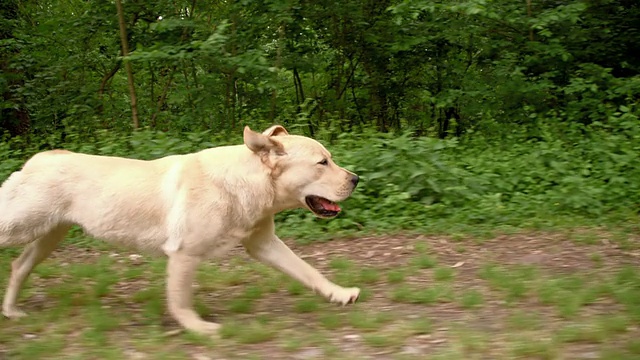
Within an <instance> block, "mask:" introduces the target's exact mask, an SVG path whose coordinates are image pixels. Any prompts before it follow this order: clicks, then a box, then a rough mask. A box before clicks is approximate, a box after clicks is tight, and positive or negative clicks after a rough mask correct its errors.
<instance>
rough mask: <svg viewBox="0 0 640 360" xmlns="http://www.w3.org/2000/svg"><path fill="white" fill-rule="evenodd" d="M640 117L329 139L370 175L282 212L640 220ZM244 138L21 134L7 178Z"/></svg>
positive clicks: (418, 224)
mask: <svg viewBox="0 0 640 360" xmlns="http://www.w3.org/2000/svg"><path fill="white" fill-rule="evenodd" d="M637 110H638V109H637V108H635V107H633V108H630V107H624V106H622V107H620V108H619V109H618V111H615V112H612V113H611V114H610V115H609V117H608V119H607V120H606V121H604V122H593V123H592V124H590V125H584V124H575V123H572V124H567V125H563V123H561V122H556V121H555V120H556V119H549V120H548V121H547V123H548V124H549V125H544V123H543V124H542V125H539V126H537V127H536V128H535V130H536V131H535V132H533V131H531V129H523V130H522V131H520V132H514V133H512V134H510V135H508V136H505V137H502V138H499V139H498V138H496V137H492V138H486V137H484V136H482V134H473V136H469V137H468V138H467V139H465V140H464V141H458V140H455V139H452V140H438V139H433V138H426V137H413V136H411V134H410V133H408V132H407V133H404V134H383V133H378V132H373V131H364V132H362V133H344V134H341V135H339V136H337V137H336V138H335V139H334V140H333V141H324V142H325V143H327V146H328V148H329V149H330V151H331V152H332V153H333V156H334V158H335V160H336V161H337V162H338V164H340V165H342V166H344V167H346V168H348V169H350V170H352V171H354V172H356V173H358V174H359V175H360V176H361V179H362V180H361V182H360V185H359V187H358V189H357V190H356V192H355V193H354V195H353V196H352V197H351V198H350V199H348V200H347V201H345V202H344V204H343V208H344V212H343V213H342V214H341V215H340V216H339V217H337V218H336V219H332V220H321V219H317V218H315V217H314V216H313V215H312V214H311V213H310V212H308V211H304V210H295V211H288V212H285V213H282V214H279V215H278V216H277V221H278V222H279V223H281V224H282V225H284V226H280V227H279V231H280V234H281V235H282V236H296V237H299V238H313V239H316V238H324V237H328V236H340V235H344V234H353V233H357V232H361V231H364V232H369V233H376V232H378V233H379V232H382V233H385V232H392V231H399V230H415V231H423V232H429V231H436V232H442V231H446V232H449V231H458V230H460V229H463V230H465V229H467V230H468V229H470V228H471V227H476V228H482V227H490V228H495V227H502V226H508V227H515V228H522V227H531V226H540V224H546V225H558V224H559V222H561V221H562V219H573V220H575V221H583V222H584V223H588V224H602V223H605V222H607V221H613V220H616V221H617V220H621V219H622V220H628V219H629V217H630V216H631V217H634V218H635V217H636V216H637V212H638V210H640V209H639V204H640V155H639V154H640V123H639V121H638V116H637ZM326 135H327V134H319V135H318V137H319V138H320V139H322V138H325V137H327V136H326ZM239 142H241V137H240V134H237V135H236V136H232V137H226V136H225V137H223V136H221V135H213V134H211V133H209V132H198V133H181V134H167V133H163V132H157V131H150V130H141V131H136V132H133V133H124V134H123V133H116V132H110V131H104V130H103V131H98V132H95V133H91V134H83V135H78V134H75V135H74V134H67V135H66V136H65V137H64V139H63V138H62V136H61V134H59V135H52V136H50V137H48V138H33V139H23V138H11V139H7V140H6V141H4V142H2V143H0V179H4V178H6V177H7V176H8V175H9V174H10V173H11V172H12V171H15V170H17V169H18V168H19V167H20V166H21V165H22V163H23V162H24V161H25V160H26V159H27V158H28V157H29V156H30V155H32V154H34V153H36V152H38V151H41V150H44V149H49V148H66V149H69V150H75V151H82V152H86V153H93V154H104V155H118V156H129V157H134V158H139V159H152V158H157V157H160V156H165V155H170V154H181V153H187V152H192V151H197V150H201V149H204V148H207V147H211V146H218V145H226V144H230V143H239ZM328 142H332V143H331V144H328Z"/></svg>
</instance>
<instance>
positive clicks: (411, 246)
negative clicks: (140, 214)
mask: <svg viewBox="0 0 640 360" xmlns="http://www.w3.org/2000/svg"><path fill="white" fill-rule="evenodd" d="M639 241H640V240H639V239H638V238H637V237H634V236H627V237H625V238H624V239H622V240H621V239H619V238H616V237H615V236H612V235H610V234H607V233H604V232H593V231H585V232H574V233H572V234H558V233H553V234H552V233H526V234H514V235H504V236H499V237H496V238H494V239H491V240H487V241H482V242H480V241H474V240H470V239H463V240H455V239H452V238H448V237H436V236H433V237H431V236H429V237H427V236H409V235H407V236H393V237H389V236H387V237H365V238H358V239H343V240H334V241H329V242H322V243H314V244H311V245H295V244H294V243H293V242H292V241H287V243H288V244H290V245H291V247H292V248H293V249H294V251H295V252H296V253H298V254H300V255H301V256H302V257H303V258H304V259H305V260H307V261H309V262H311V263H313V264H314V265H315V266H316V267H318V268H319V269H320V270H321V271H322V272H324V273H326V274H327V275H328V276H329V277H331V278H332V279H334V280H335V281H336V282H339V283H345V282H346V283H347V284H346V285H358V286H361V287H362V288H363V292H364V293H363V299H362V301H361V302H360V303H359V304H357V305H356V306H354V307H345V308H340V307H336V306H334V305H331V304H326V303H324V302H322V301H320V300H319V299H318V297H316V296H314V295H313V294H310V293H309V292H307V291H305V290H301V289H299V288H297V287H296V286H295V283H293V282H291V281H289V280H288V279H286V278H283V277H282V276H281V275H280V274H278V273H276V272H273V271H271V270H269V269H266V268H264V267H261V266H260V265H256V264H255V263H254V262H253V261H252V260H250V259H249V258H248V257H247V256H246V255H245V254H244V252H243V251H242V250H241V249H235V250H234V251H233V254H232V256H231V257H230V258H229V259H227V260H224V261H222V262H221V263H220V264H219V265H218V266H210V267H205V269H204V270H203V271H202V274H201V275H202V277H201V278H200V280H202V281H200V282H199V283H198V285H196V289H197V297H198V301H199V303H200V304H201V305H202V308H201V310H202V309H205V310H202V311H204V312H205V313H204V315H205V317H207V318H209V319H212V320H216V321H221V322H223V323H233V324H235V325H234V327H233V328H232V327H231V326H230V327H229V331H228V332H227V333H226V334H225V335H224V336H223V338H222V339H219V340H217V341H212V342H209V341H206V340H202V339H193V338H192V337H189V336H188V335H184V334H177V335H172V336H167V334H173V333H174V330H178V329H179V328H178V326H177V324H175V322H174V321H173V320H172V319H171V318H169V317H168V316H167V315H166V314H165V313H164V310H163V309H160V310H156V312H158V313H159V314H160V315H159V319H158V320H160V323H161V328H160V329H157V323H156V324H155V325H154V322H153V321H149V320H148V316H149V311H151V310H149V303H150V301H151V300H155V299H154V298H153V297H154V296H156V297H158V298H159V301H160V304H161V305H162V301H164V297H163V294H162V275H163V272H162V271H163V269H162V268H161V265H162V264H161V263H157V260H151V259H148V258H147V257H145V256H137V255H135V254H132V253H128V252H121V251H118V249H111V248H108V249H95V248H92V247H89V248H83V249H78V248H77V247H72V246H71V245H65V246H63V247H62V248H60V249H58V250H57V251H56V252H55V253H54V255H53V256H52V259H51V260H49V261H48V263H47V264H49V265H48V266H49V267H46V266H45V268H44V270H42V271H44V273H43V272H40V273H38V272H36V274H34V277H33V279H32V280H31V284H30V286H31V291H29V293H28V295H26V296H25V297H26V299H25V308H26V310H28V311H29V312H30V313H32V314H33V315H36V316H38V315H37V314H38V312H41V314H40V316H43V314H44V318H45V319H49V318H51V317H54V318H55V314H56V313H57V312H59V311H61V310H60V308H61V306H62V305H61V304H62V303H64V302H65V301H66V300H65V299H66V297H67V295H66V293H65V294H63V295H60V294H58V295H56V296H57V297H56V296H53V295H51V294H52V293H51V290H47V288H52V287H54V288H55V287H56V286H60V287H64V286H66V287H68V288H73V289H76V290H74V291H77V292H78V294H76V295H73V296H71V301H72V303H73V304H72V306H69V307H68V308H65V309H67V310H66V311H69V314H70V315H69V316H68V317H66V318H63V319H58V320H55V321H54V323H53V325H47V326H48V328H46V327H45V328H46V329H45V328H42V324H40V323H41V322H42V321H43V320H36V321H35V322H36V323H38V324H40V325H39V326H34V325H33V324H31V325H30V323H29V320H23V321H20V322H18V323H13V322H9V321H7V320H3V321H1V322H0V359H2V354H3V353H4V354H5V357H8V358H25V357H26V356H27V355H28V354H30V353H29V352H28V351H26V350H25V347H24V346H25V345H24V344H25V342H26V343H28V342H30V341H32V342H34V346H38V345H37V341H44V342H45V344H46V343H48V341H46V340H48V339H50V338H51V337H52V336H54V335H55V334H63V335H64V337H65V338H66V339H67V343H66V344H65V345H64V346H62V347H60V349H58V351H57V352H53V351H52V352H51V353H49V354H45V355H49V356H50V357H51V358H63V357H64V358H66V357H67V356H69V355H73V354H84V355H86V356H88V355H87V354H93V352H94V351H95V350H96V349H95V347H96V344H95V343H93V342H91V341H86V339H85V337H86V335H83V332H82V331H79V330H78V329H75V331H71V330H70V329H69V328H68V327H69V326H71V327H73V326H74V324H81V325H82V326H87V327H88V328H91V327H94V328H97V327H99V325H96V320H95V319H93V318H92V317H95V316H98V317H99V315H96V314H93V313H92V314H85V313H83V309H84V308H86V306H87V302H86V301H85V300H83V299H84V297H91V296H92V295H91V293H92V292H95V290H91V285H92V284H94V283H99V282H100V279H102V277H101V276H103V275H100V272H103V271H112V272H113V274H114V277H115V278H114V279H113V281H111V285H110V286H109V287H108V288H109V291H108V292H107V293H105V294H102V295H101V296H99V299H98V300H97V301H99V304H101V306H102V308H103V309H105V308H106V309H114V310H115V309H117V312H118V313H120V312H122V313H123V314H119V315H118V316H120V315H121V316H122V319H120V320H119V322H118V324H119V325H118V326H117V327H116V328H114V329H107V330H105V331H104V332H103V336H104V337H105V340H104V346H106V347H107V348H109V347H110V348H113V349H115V350H113V351H114V353H118V351H120V352H119V355H118V356H120V358H122V357H123V356H124V357H125V358H132V359H134V358H135V359H146V358H149V359H152V358H159V356H160V355H159V354H160V352H158V351H160V350H162V354H165V355H166V356H165V355H162V358H181V359H182V358H192V359H197V360H205V359H217V358H264V359H276V358H293V359H307V358H345V359H346V358H349V359H351V358H373V359H394V358H409V359H411V358H416V359H417V358H424V357H425V356H430V357H433V358H443V359H462V358H465V359H502V358H504V359H511V358H554V359H555V358H557V359H591V358H601V357H603V356H604V357H606V356H608V355H607V354H617V353H619V354H622V355H624V356H627V355H628V356H631V357H629V358H633V356H640V354H637V353H635V351H638V352H639V353H640V349H636V348H634V346H635V347H640V346H638V343H637V342H634V341H635V339H637V338H638V337H639V336H640V330H639V325H640V323H639V321H640V301H637V302H634V301H633V299H628V297H629V296H634V295H638V294H640V280H639V279H640V276H639V275H638V273H637V272H635V273H634V272H633V270H629V269H638V267H639V265H640V250H638V244H640V242H639ZM119 250H121V249H119ZM3 259H5V257H1V258H0V260H2V261H4V260H3ZM153 261H156V263H154V262H153ZM80 265H84V266H85V268H82V269H85V270H84V271H91V269H95V268H98V269H99V270H98V271H97V272H95V273H89V274H85V275H84V276H80V277H84V278H85V280H83V281H84V282H86V283H89V285H87V284H86V283H84V282H83V285H78V284H79V282H78V280H77V277H76V278H74V277H73V276H69V275H68V274H66V271H65V270H64V268H65V267H73V268H74V269H76V268H78V267H79V266H80ZM87 265H89V266H87ZM3 266H4V264H3ZM131 269H138V270H136V274H133V275H131V276H130V277H128V276H129V275H127V274H129V273H131V272H132V270H131ZM47 271H49V272H52V274H49V275H47ZM630 271H631V272H630ZM76 272H78V271H76ZM625 274H627V275H629V274H630V275H629V279H627V280H625V278H624V276H627V275H625ZM1 275H3V276H5V275H6V274H1ZM58 275H60V276H58ZM86 278H90V280H88V281H87V280H86ZM91 279H95V281H92V280H91ZM621 279H622V280H621ZM3 281H5V280H3ZM2 285H3V286H4V283H2ZM72 285H74V286H76V287H72ZM87 286H88V287H87ZM150 288H151V289H155V290H154V291H155V292H154V293H153V294H152V295H151V296H150V298H145V297H144V296H142V295H140V294H141V293H144V292H145V291H147V292H148V291H149V289H150ZM87 289H89V290H87ZM247 289H249V290H251V289H253V290H255V291H256V292H257V293H258V294H257V295H255V296H253V297H252V295H251V296H250V295H248V292H247V291H248V290H247ZM256 289H257V290H256ZM61 291H62V292H64V291H63V290H61ZM627 292H628V294H627ZM625 294H626V295H629V296H627V297H625V296H626V295H625ZM52 297H53V298H54V299H52ZM242 301H244V302H245V303H249V305H247V306H249V307H250V309H246V310H243V309H242V308H241V305H242V304H243V302H242ZM89 303H90V302H89ZM230 304H231V305H230ZM234 304H235V305H234ZM634 304H637V305H638V306H637V307H634V306H635V305H634ZM233 306H236V307H237V308H234V307H233ZM92 319H93V320H92ZM256 319H258V320H256ZM260 319H263V320H264V321H263V322H261V321H262V320H260ZM611 319H613V320H611ZM614 320H615V321H614ZM78 326H80V325H78ZM39 327H40V330H39V331H38V330H37V329H38V328H39ZM34 328H35V329H36V330H34ZM234 329H235V330H234ZM247 329H249V330H247ZM265 332H272V333H273V336H265V335H264V333H265ZM145 334H147V335H145ZM247 334H253V335H252V336H254V337H255V338H248V337H250V336H249V335H247ZM261 334H262V335H261ZM148 338H151V339H154V341H150V343H151V344H157V346H150V345H149V344H145V342H144V339H148ZM73 339H76V340H73ZM118 349H119V350H118ZM167 354H169V355H167ZM114 356H115V355H114ZM44 357H47V356H44ZM81 358H82V356H81ZM104 358H108V356H105V357H104ZM114 358H117V356H115V357H114Z"/></svg>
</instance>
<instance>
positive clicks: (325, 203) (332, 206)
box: [320, 199, 340, 211]
mask: <svg viewBox="0 0 640 360" xmlns="http://www.w3.org/2000/svg"><path fill="white" fill-rule="evenodd" d="M320 203H322V207H323V208H324V209H325V210H330V211H340V206H338V204H336V203H334V202H331V201H329V200H327V199H320Z"/></svg>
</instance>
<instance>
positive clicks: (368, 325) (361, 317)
mask: <svg viewBox="0 0 640 360" xmlns="http://www.w3.org/2000/svg"><path fill="white" fill-rule="evenodd" d="M389 320H391V318H390V315H389V314H386V313H384V312H376V313H366V312H362V311H354V312H352V313H350V314H349V324H351V326H353V327H354V328H356V329H360V330H364V331H375V330H378V329H379V328H380V327H381V326H382V325H383V324H384V323H386V322H388V321H389Z"/></svg>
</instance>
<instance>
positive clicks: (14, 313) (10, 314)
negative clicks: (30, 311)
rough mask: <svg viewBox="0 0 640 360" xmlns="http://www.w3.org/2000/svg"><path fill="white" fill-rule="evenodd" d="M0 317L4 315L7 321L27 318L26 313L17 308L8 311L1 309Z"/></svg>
mask: <svg viewBox="0 0 640 360" xmlns="http://www.w3.org/2000/svg"><path fill="white" fill-rule="evenodd" d="M2 315H4V316H5V317H7V318H9V319H19V318H22V317H25V316H27V313H26V312H24V311H22V310H20V309H18V308H10V309H3V310H2Z"/></svg>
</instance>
